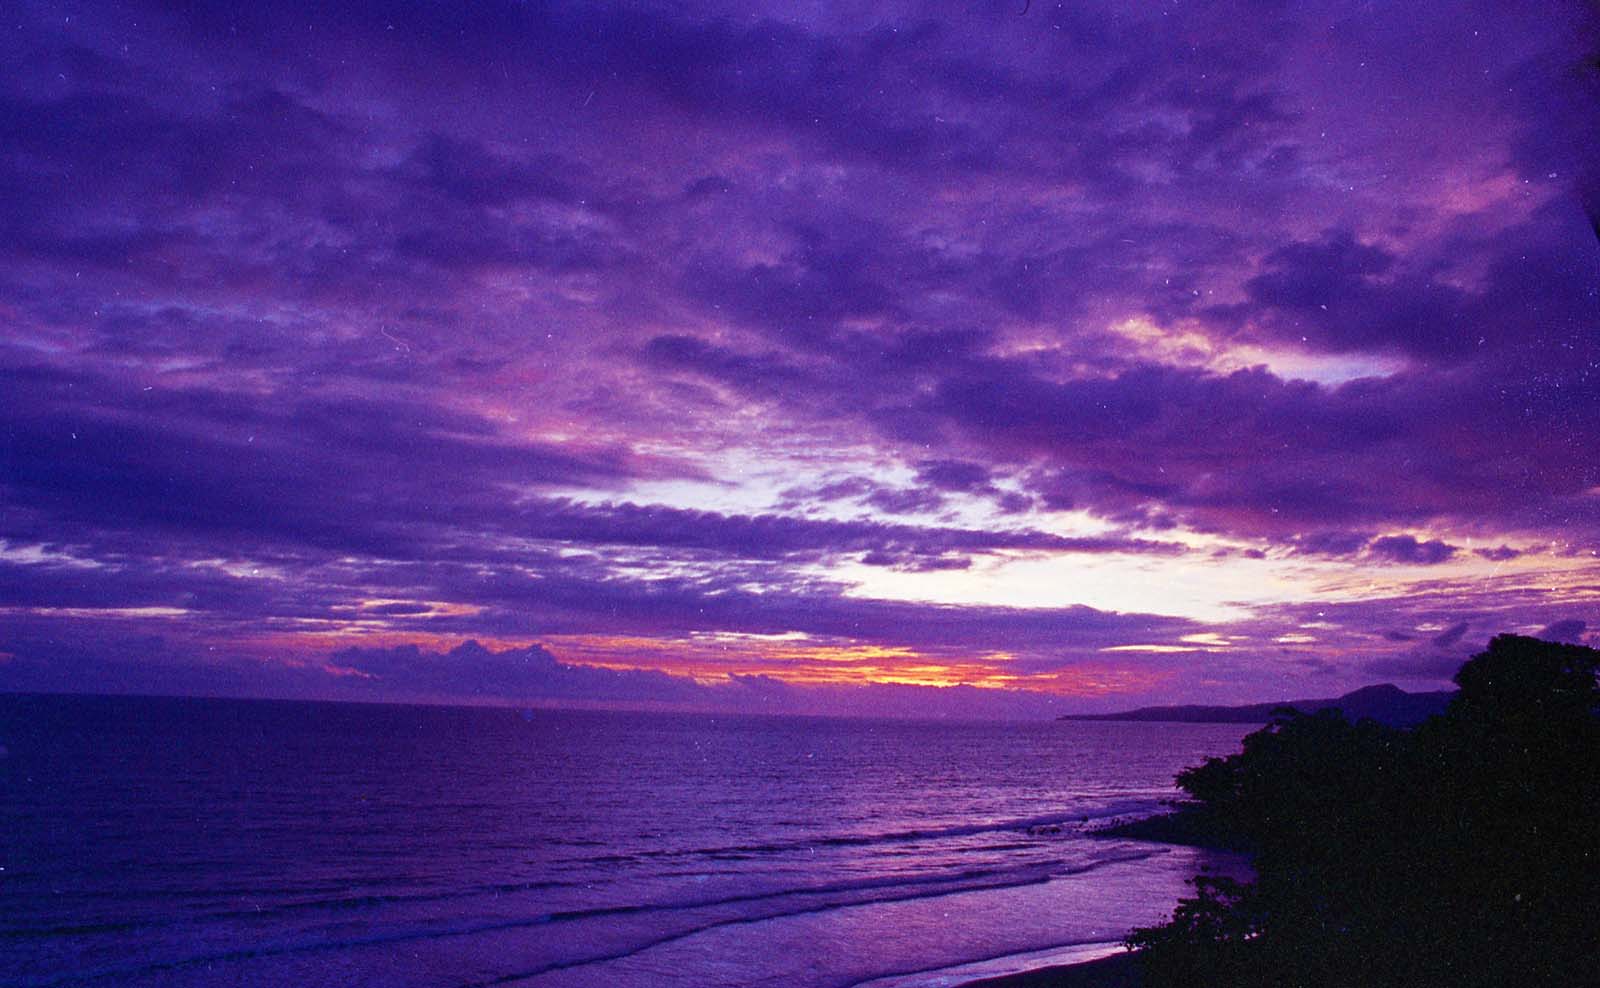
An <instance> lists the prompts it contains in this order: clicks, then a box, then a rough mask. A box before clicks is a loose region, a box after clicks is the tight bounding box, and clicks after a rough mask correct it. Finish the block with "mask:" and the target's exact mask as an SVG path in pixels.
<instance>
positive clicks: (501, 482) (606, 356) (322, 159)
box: [0, 0, 1600, 715]
mask: <svg viewBox="0 0 1600 988" xmlns="http://www.w3.org/2000/svg"><path fill="white" fill-rule="evenodd" d="M1597 38H1600V24H1597V22H1596V20H1595V15H1594V11H1593V9H1592V7H1591V5H1588V4H1583V3H1578V2H1575V0H1574V2H1568V0H1558V2H1556V3H1554V4H1549V3H1540V4H1533V3H1522V2H1520V0H1519V2H1512V3H1503V2H1494V3H1490V2H1478V0H1471V2H1467V3H1464V4H1456V5H1452V6H1451V7H1450V8H1449V9H1444V8H1441V7H1435V6H1429V5H1427V4H1423V5H1420V6H1419V5H1415V4H1413V5H1367V6H1360V5H1349V4H1345V3H1333V2H1321V0H1305V2H1293V3H1254V2H1249V0H1240V2H1238V3H1234V2H1227V3H1221V4H1196V5H1187V6H1184V7H1181V8H1176V7H1160V8H1158V7H1143V6H1140V5H1129V4H1124V3H1113V2H1103V3H1102V2H1097V0H1096V2H1087V3H1074V4H1058V5H1051V4H1048V3H1034V4H1032V5H1028V4H1020V5H1015V6H1006V7H993V8H986V9H979V8H973V9H960V10H957V9H955V8H947V7H942V6H939V5H937V4H925V3H920V2H900V0H895V2H890V3H887V4H884V3H876V4H872V5H866V6H861V5H851V4H842V5H832V6H829V7H827V8H811V7H806V8H803V9H802V8H796V7H794V6H793V5H783V4H773V5H765V6H763V5H759V4H758V5H756V6H754V7H752V6H750V5H748V4H745V5H727V4H722V3H719V2H715V0H707V2H704V3H697V4H689V5H683V4H677V5H667V4H655V3H632V4H608V3H586V4H567V3H547V4H534V5H529V4H522V3H510V2H500V0H487V2H483V3H474V4H465V5H397V4H365V3H358V4H355V5H342V6H339V7H337V8H335V7H329V6H327V5H318V4H307V3H298V2H287V3H273V4H257V5H249V6H245V7H241V6H240V5H238V4H214V3H200V4H190V5H185V6H184V7H183V9H181V10H177V9H172V8H169V7H166V6H163V5H159V4H146V3H142V2H135V3H133V4H131V5H121V6H117V7H114V8H113V7H89V8H78V7H72V8H70V9H69V8H67V7H62V6H60V5H59V4H57V3H55V2H53V0H23V2H21V3H20V4H18V5H15V9H11V10H8V19H7V31H6V34H5V38H4V40H3V41H0V54H3V55H4V56H5V57H3V58H0V322H3V323H4V326H5V333H4V334H0V688H17V689H21V688H48V689H115V690H139V691H150V692H164V691H178V692H206V691H211V692H227V693H270V694H273V695H326V696H335V695H337V696H345V695H352V696H355V695H359V696H361V697H364V698H382V697H385V696H393V697H399V696H402V695H405V696H416V695H423V694H427V695H430V696H437V697H442V698H452V697H453V698H466V699H488V700H494V701H496V702H499V701H505V702H534V701H538V702H585V703H587V702H594V703H634V702H637V703H645V702H649V703H657V702H659V703H672V704H677V705H679V706H698V707H702V708H707V709H710V708H716V709H734V708H741V706H744V707H748V708H750V709H807V710H810V709H817V710H822V709H826V710H834V711H851V712H860V711H861V710H869V709H871V707H870V705H869V706H865V707H864V706H861V705H859V704H858V703H857V701H856V700H855V699H851V698H850V697H851V696H868V695H871V696H873V697H875V698H878V699H879V700H882V699H883V698H884V697H888V696H890V695H891V694H892V695H893V696H894V697H896V698H897V699H896V700H895V701H894V702H896V703H903V704H904V705H905V707H906V709H907V710H910V709H911V708H913V707H915V706H916V705H917V704H926V705H928V709H930V710H932V709H938V710H941V711H943V710H949V711H956V710H957V709H958V708H959V709H966V710H969V711H978V710H983V711H988V712H991V713H1000V712H1010V713H1012V714H1017V715H1021V714H1022V713H1024V712H1026V713H1029V714H1030V715H1043V714H1044V713H1046V712H1048V711H1049V710H1052V709H1054V708H1053V706H1051V704H1053V703H1055V702H1056V699H1055V698H1068V697H1075V698H1076V701H1075V702H1078V703H1082V704H1087V705H1091V706H1092V705H1096V704H1101V703H1102V702H1103V703H1114V702H1115V698H1116V697H1117V696H1118V695H1121V696H1122V697H1123V699H1125V700H1127V701H1129V702H1135V701H1137V702H1159V701H1165V700H1173V701H1180V700H1188V699H1193V698H1197V697H1204V698H1205V699H1208V700H1214V701H1219V702H1225V701H1228V700H1231V699H1247V698H1255V699H1269V698H1271V697H1273V696H1284V695H1297V694H1305V693H1306V692H1307V691H1308V690H1309V691H1310V692H1318V693H1320V692H1325V691H1327V690H1329V689H1333V688H1338V687H1340V686H1349V687H1353V686H1359V685H1363V684H1364V683H1365V682H1366V681H1367V680H1368V679H1370V677H1371V676H1372V675H1378V674H1382V675H1393V676H1398V677H1401V678H1406V679H1408V680H1412V681H1417V682H1426V681H1430V680H1431V681H1438V680H1439V679H1440V678H1447V677H1448V675H1449V673H1450V672H1451V671H1453V666H1452V665H1451V663H1453V662H1456V661H1458V660H1459V658H1460V657H1462V656H1464V655H1466V654H1470V650H1471V649H1472V648H1474V647H1477V646H1478V645H1481V644H1482V641H1483V640H1485V639H1486V638H1487V636H1488V635H1491V634H1493V633H1495V632H1496V631H1501V630H1520V631H1522V632H1524V633H1528V632H1532V631H1534V630H1536V629H1538V628H1540V627H1545V626H1548V627H1547V628H1546V630H1551V632H1552V634H1557V635H1558V636H1559V637H1564V638H1568V639H1571V638H1575V637H1578V636H1581V635H1582V634H1584V633H1585V628H1587V627H1588V625H1583V624H1581V621H1580V618H1578V617H1574V616H1573V615H1586V614H1589V612H1590V611H1592V610H1593V609H1594V605H1595V603H1596V597H1597V594H1596V591H1595V589H1594V588H1595V587H1600V461H1597V460H1596V458H1595V457H1594V456H1593V450H1595V449H1596V448H1600V401H1596V400H1595V398H1594V395H1595V393H1596V391H1595V388H1596V379H1595V375H1596V368H1600V242H1597V240H1596V238H1595V233H1594V228H1593V223H1592V216H1593V213H1594V210H1595V208H1596V200H1595V198H1594V197H1595V195H1596V190H1597V189H1600V184H1597V175H1600V171H1597V168H1596V161H1595V152H1594V149H1593V147H1592V144H1593V142H1592V140H1590V139H1589V137H1590V135H1592V134H1594V133H1596V132H1597V131H1600V70H1597V69H1596V67H1595V66H1596V62H1595V54H1596V52H1597V51H1600V44H1597V41H1596V39H1597ZM1589 620H1591V621H1592V616H1591V618H1590V619H1589ZM1573 622H1579V624H1573ZM1574 628H1576V630H1573V629H1574ZM1552 629H1553V630H1552ZM474 641H476V642H479V643H481V644H480V645H471V646H469V645H468V644H466V643H468V642H474ZM1386 670H1387V671H1386ZM1300 679H1314V682H1312V683H1310V684H1309V685H1306V686H1304V687H1302V686H1297V685H1296V683H1297V682H1298V681H1299V680H1300ZM963 683H965V684H967V686H966V687H960V688H958V687H957V684H963ZM30 684H31V685H30ZM936 685H942V686H947V687H950V689H947V690H930V689H927V688H929V687H932V686H936ZM850 689H857V690H861V691H863V692H861V693H860V694H849V693H848V690H850ZM792 690H813V691H815V690H833V691H845V692H836V693H829V694H828V695H827V696H826V698H823V695H822V694H821V693H816V692H812V693H805V694H804V696H803V697H801V698H800V699H795V696H796V695H797V694H793V693H791V692H787V691H792ZM918 690H922V692H918ZM352 691H353V692H352ZM708 691H709V692H708ZM896 691H899V692H896ZM906 691H910V692H906ZM985 691H990V692H985ZM991 694H992V695H991ZM1002 694H1003V696H1001V695H1002ZM1023 694H1026V695H1027V696H1028V697H1035V695H1037V696H1038V697H1044V698H1045V699H1044V700H1040V701H1039V702H1038V703H1037V704H1036V703H1035V702H1034V700H1033V699H1026V700H1019V699H1018V697H1019V696H1022V695H1023ZM996 696H1001V699H999V700H997V699H996V698H995V697H996ZM730 698H731V699H730ZM824 699H825V702H824ZM885 702H887V701H885ZM1062 702H1067V701H1066V700H1065V699H1063V700H1062ZM1040 704H1043V705H1040ZM963 705H965V706H963Z"/></svg>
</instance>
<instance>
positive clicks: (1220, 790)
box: [1128, 635, 1600, 988]
mask: <svg viewBox="0 0 1600 988" xmlns="http://www.w3.org/2000/svg"><path fill="white" fill-rule="evenodd" d="M1597 664H1600V652H1597V651H1595V650H1593V649H1589V648H1584V647H1581V646H1576V645H1560V644H1553V643H1549V642H1544V641H1539V640H1537V639H1532V638H1522V637H1517V636H1513V635H1501V636H1499V637H1497V638H1495V639H1494V640H1493V641H1492V642H1491V643H1490V645H1489V648H1488V649H1487V650H1486V651H1485V652H1483V653H1481V654H1479V655H1477V656H1475V657H1474V658H1472V659H1471V660H1470V661H1469V662H1467V663H1466V664H1465V665H1464V666H1462V668H1461V670H1460V671H1459V672H1458V673H1457V674H1456V677H1455V680H1456V684H1457V685H1458V686H1459V687H1460V692H1459V693H1458V694H1457V695H1456V697H1455V699H1454V700H1453V701H1452V702H1451V703H1450V706H1449V708H1448V710H1446V712H1445V713H1443V714H1441V715H1439V716H1436V717H1433V718H1431V719H1429V720H1427V721H1425V722H1423V723H1421V724H1420V725H1417V726H1416V727H1413V728H1410V729H1398V728H1393V727H1386V726H1383V725H1381V724H1378V723H1376V722H1374V721H1371V720H1364V721H1361V722H1358V723H1354V724H1352V723H1350V722H1349V721H1348V720H1346V719H1345V718H1344V717H1343V716H1342V715H1341V714H1340V713H1338V712H1337V711H1333V710H1327V711H1322V712H1319V713H1315V714H1303V713H1292V714H1291V713H1285V714H1284V715H1283V716H1281V717H1279V718H1278V719H1277V720H1275V721H1274V722H1273V723H1272V724H1270V725H1268V726H1267V727H1266V728H1264V729H1262V730H1260V731H1258V732H1256V733H1254V734H1251V735H1250V736H1249V737H1247V738H1246V739H1245V740H1244V744H1243V750H1242V751H1241V752H1240V753H1239V754H1236V755H1232V756H1229V757H1226V758H1213V759H1209V760H1207V761H1206V762H1205V763H1204V764H1203V765H1199V766H1196V767H1194V768H1191V769H1187V770H1185V771H1184V772H1183V773H1182V774H1180V776H1179V777H1178V784H1179V785H1180V786H1181V787H1182V788H1183V790H1184V791H1185V792H1186V793H1188V795H1189V796H1190V797H1191V801H1190V804H1189V806H1188V808H1187V809H1186V811H1185V813H1182V814H1180V816H1185V815H1187V816H1188V817H1189V820H1188V823H1187V824H1185V826H1189V827H1190V828H1191V830H1192V831H1193V832H1194V833H1198V834H1200V835H1201V836H1202V837H1204V838H1205V839H1206V841H1207V842H1208V843H1212V844H1216V845H1221V846H1232V847H1238V848H1244V849H1248V850H1250V851H1251V852H1253V854H1254V856H1255V869H1256V880H1255V881H1254V882H1253V883H1248V884H1245V883H1238V882H1234V881H1231V880H1228V879H1224V878H1220V877H1215V876H1201V877H1199V878H1197V879H1196V880H1195V886H1196V892H1197V894H1196V895H1195V896H1194V897H1193V898H1189V899H1185V900H1183V902H1182V903H1181V904H1180V905H1179V907H1178V909H1177V910H1176V912H1175V913H1174V917H1173V919H1172V921H1171V922H1170V923H1168V924H1166V925H1164V926H1158V927H1151V928H1146V929H1140V930H1136V931H1134V933H1132V934H1131V935H1130V936H1129V937H1128V944H1129V946H1130V947H1133V948H1136V949H1138V950H1139V951H1140V954H1139V956H1140V957H1141V958H1142V959H1143V962H1144V968H1145V974H1146V979H1147V982H1148V984H1149V985H1150V986H1151V988H1165V986H1184V988H1193V986H1200V985H1228V986H1238V988H1254V986H1269V985H1270V986H1290V985H1294V986H1305V988H1313V986H1316V988H1320V986H1335V985H1337V986H1351V985H1374V986H1376V985H1394V986H1402V985H1403V986H1435V985H1437V986H1445V985H1449V986H1453V988H1478V986H1482V988H1489V986H1503V985H1519V986H1521V985H1578V984H1593V983H1596V980H1597V979H1600V973H1597V971H1600V967H1597V965H1600V925H1597V923H1600V920H1597V919H1596V917H1597V916H1600V717H1597V712H1600V690H1597V686H1596V669H1597ZM1193 828H1199V829H1198V830H1193Z"/></svg>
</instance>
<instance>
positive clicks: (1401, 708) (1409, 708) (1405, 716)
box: [1056, 683, 1456, 727]
mask: <svg viewBox="0 0 1600 988" xmlns="http://www.w3.org/2000/svg"><path fill="white" fill-rule="evenodd" d="M1455 695H1456V694H1455V691H1454V690H1439V691H1437V692H1433V693H1407V692H1406V691H1405V690H1403V689H1401V688H1400V687H1398V686H1396V685H1394V684H1393V683H1384V684H1382V685H1380V686H1364V687H1362V688H1361V689H1358V690H1356V691H1355V692H1353V693H1346V694H1345V695H1344V696H1341V697H1337V698H1335V699H1332V700H1283V701H1281V702H1278V703H1252V704H1248V705H1246V706H1242V707H1204V706H1182V707H1140V708H1139V709H1137V710H1125V711H1123V712H1122V713H1116V714H1067V715H1065V716H1062V717H1057V718H1056V719H1057V720H1143V721H1162V720H1165V721H1179V722H1182V723H1187V724H1265V723H1267V722H1268V721H1270V720H1271V719H1272V714H1273V711H1275V710H1280V709H1282V708H1284V707H1293V708H1294V709H1295V710H1298V711H1300V712H1301V713H1308V714H1309V713H1315V712H1317V711H1318V710H1327V709H1330V708H1332V709H1336V710H1338V711H1340V712H1341V713H1343V714H1344V715H1345V717H1346V719H1348V720H1352V721H1356V720H1361V719H1362V718H1367V717H1370V718H1371V719H1373V720H1375V721H1377V722H1379V723H1380V724H1388V725H1389V726H1391V727H1410V726H1411V725H1413V724H1420V723H1422V722H1423V721H1425V720H1427V719H1428V718H1429V717H1432V716H1433V715H1434V714H1441V713H1444V708H1445V707H1446V706H1448V705H1449V704H1450V698H1451V697H1453V696H1455Z"/></svg>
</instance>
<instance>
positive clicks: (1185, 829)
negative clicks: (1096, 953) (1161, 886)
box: [954, 807, 1246, 988]
mask: <svg viewBox="0 0 1600 988" xmlns="http://www.w3.org/2000/svg"><path fill="white" fill-rule="evenodd" d="M1088 836H1090V837H1102V838H1108V839H1122V840H1141V841H1149V842H1151V843H1154V844H1177V845H1182V846H1185V847H1199V848H1204V849H1206V850H1211V851H1225V852H1232V853H1241V852H1245V850H1246V849H1245V848H1242V847H1240V846H1238V844H1237V842H1233V841H1229V840H1226V839H1223V838H1222V836H1221V833H1220V830H1219V828H1218V827H1217V826H1216V824H1215V823H1214V822H1213V821H1211V820H1209V819H1208V818H1206V817H1205V816H1204V815H1203V814H1201V813H1200V812H1198V811H1197V810H1196V809H1195V808H1193V807H1178V808H1176V809H1173V810H1169V811H1167V812H1165V813H1156V814H1153V815H1151V816H1147V817H1139V818H1137V819H1133V820H1124V821H1119V822H1117V823H1113V824H1110V825H1108V826H1104V827H1100V828H1098V829H1095V830H1091V831H1089V832H1088ZM1143 984H1144V974H1143V971H1141V969H1140V962H1139V958H1138V957H1137V956H1136V955H1135V954H1134V953H1133V952H1132V951H1128V950H1123V951H1119V952H1118V953H1115V954H1111V955H1108V956H1105V957H1097V958H1094V959H1092V960H1086V961H1079V962H1076V963H1071V964H1052V965H1048V966H1045V967H1039V968H1035V969H1033V970H1029V971H1019V972H1017V973H1015V974H1002V975H996V976H993V977H986V978H978V979H976V980H973V981H964V982H960V983H959V984H957V985H955V986H954V988H1141V986H1142V985H1143Z"/></svg>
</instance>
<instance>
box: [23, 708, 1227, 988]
mask: <svg viewBox="0 0 1600 988" xmlns="http://www.w3.org/2000/svg"><path fill="white" fill-rule="evenodd" d="M1248 730H1249V728H1248V727H1246V726H1241V725H1196V724H1133V723H1128V724H1117V723H1069V722H1061V723H1054V722H1043V723H1025V724H953V723H906V722H891V721H861V720H854V721H852V720H830V719H809V718H761V717H723V716H717V717H711V716H694V715H677V714H638V713H609V712H606V713H596V712H570V711H562V712H554V711H532V712H519V711H514V710H500V709H493V710H491V709H445V708H424V707H376V706H372V707H368V706H355V705H335V704H312V703H277V702H262V701H225V700H155V699H131V698H123V699H109V698H88V697H18V696H0V745H3V746H4V749H3V750H4V756H3V757H0V866H3V867H4V871H3V872H0V984H3V985H30V986H33V985H77V984H104V985H119V986H120V985H129V986H152V988H153V986H157V985H160V986H196V985H251V986H255V985H260V986H269V985H270V986H280V985H310V986H316V985H329V986H331V985H341V986H343V985H372V986H384V988H410V986H415V988H439V986H452V988H454V986H466V985H491V984H506V985H516V986H526V988H553V986H577V985H585V986H587V985H604V986H614V988H633V986H641V988H642V986H685V988H688V986H694V988H707V986H718V985H728V986H757V985H771V986H784V988H824V986H826V988H835V986H837V988H844V986H854V985H863V984H867V983H869V982H876V985H875V988H879V986H882V988H888V986H913V985H930V986H931V985H942V984H951V983H954V982H956V981H959V980H962V979H963V978H966V977H970V976H975V975H977V974H982V973H992V972H994V971H999V970H1005V969H1007V968H1008V967H1020V966H1024V965H1026V964H1029V963H1034V962H1041V961H1045V960H1052V959H1062V958H1067V957H1072V956H1078V955H1080V954H1085V953H1093V952H1094V951H1095V950H1096V949H1104V948H1105V947H1106V945H1109V944H1113V943H1115V942H1116V941H1117V940H1119V939H1120V937H1121V936H1122V934H1123V933H1124V932H1125V931H1126V930H1127V929H1128V928H1129V927H1130V926H1132V925H1136V924H1143V923H1149V922H1152V921H1154V920H1157V919H1159V918H1161V917H1163V916H1164V915H1166V914H1167V913H1168V912H1169V911H1170V910H1171V908H1172V905H1173V903H1174V902H1175V900H1176V899H1177V897H1178V896H1179V895H1180V894H1182V893H1183V892H1184V891H1185V885H1184V880H1185V879H1186V878H1187V877H1189V876H1190V875H1192V874H1193V873H1194V872H1195V871H1196V870H1197V869H1198V868H1200V867H1203V866H1208V865H1210V866H1217V867H1222V868H1225V869H1226V868H1230V867H1236V866H1237V862H1236V861H1231V860H1229V859H1227V858H1225V857H1216V856H1210V855H1207V854H1206V853H1205V852H1201V851H1197V850H1192V849H1186V848H1173V847H1164V846H1160V845H1154V844H1146V843H1140V842H1135V841H1120V840H1103V839H1089V838H1086V837H1084V836H1082V830H1083V828H1084V827H1085V826H1086V825H1092V824H1094V823H1095V822H1096V821H1103V820H1105V819H1107V818H1109V817H1114V816H1122V815H1128V814H1134V813H1141V812H1145V811H1149V810H1153V809H1155V808H1157V806H1158V804H1159V801H1160V800H1161V799H1163V798H1167V797H1170V796H1171V795H1172V794H1173V790H1172V788H1171V783H1172V777H1173V774H1174V773H1175V772H1176V771H1177V770H1178V769H1179V768H1181V767H1183V766H1185V765H1189V764H1193V763H1195V762H1196V761H1198V760H1199V759H1201V758H1202V757H1204V756H1205V755H1209V754H1219V753H1223V752H1227V751H1232V750H1234V749H1235V748H1236V747H1237V743H1238V740H1239V738H1240V737H1242V736H1243V735H1244V734H1245V733H1246V732H1247V731H1248Z"/></svg>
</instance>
